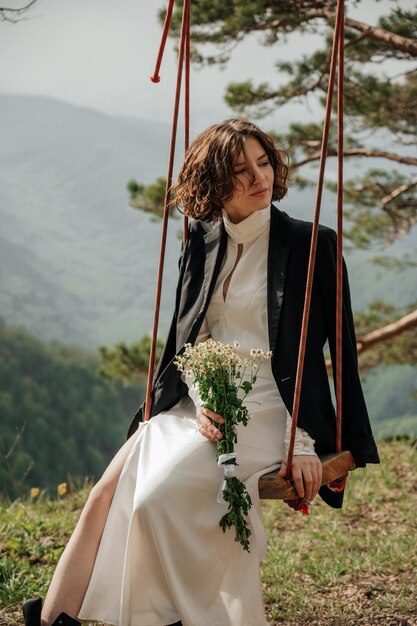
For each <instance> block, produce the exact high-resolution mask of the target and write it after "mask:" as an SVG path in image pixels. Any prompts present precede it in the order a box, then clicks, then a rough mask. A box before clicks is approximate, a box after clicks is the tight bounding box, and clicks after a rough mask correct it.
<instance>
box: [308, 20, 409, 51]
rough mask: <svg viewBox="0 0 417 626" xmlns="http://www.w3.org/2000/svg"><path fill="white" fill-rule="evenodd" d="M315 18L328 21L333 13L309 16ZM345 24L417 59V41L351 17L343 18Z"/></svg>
mask: <svg viewBox="0 0 417 626" xmlns="http://www.w3.org/2000/svg"><path fill="white" fill-rule="evenodd" d="M315 17H324V18H325V19H327V20H329V21H330V20H334V19H335V16H334V13H332V12H331V11H326V10H324V11H314V12H313V13H312V14H311V18H315ZM345 24H346V26H347V27H348V28H352V29H354V30H358V31H360V32H361V33H363V34H364V35H366V36H367V37H369V38H370V39H374V40H375V41H381V42H384V43H385V44H388V45H389V47H390V48H394V49H395V50H400V51H401V52H405V53H406V54H409V55H410V56H412V57H417V41H414V40H413V39H409V38H408V37H402V36H401V35H397V34H396V33H393V32H390V31H388V30H385V29H384V28H380V27H379V26H370V25H369V24H365V23H364V22H359V21H358V20H354V19H352V18H351V17H346V18H345Z"/></svg>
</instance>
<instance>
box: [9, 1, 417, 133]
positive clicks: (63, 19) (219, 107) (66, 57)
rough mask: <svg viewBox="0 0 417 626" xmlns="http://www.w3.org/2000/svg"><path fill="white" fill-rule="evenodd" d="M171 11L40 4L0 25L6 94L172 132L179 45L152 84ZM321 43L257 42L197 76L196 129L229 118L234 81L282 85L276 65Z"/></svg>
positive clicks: (371, 13)
mask: <svg viewBox="0 0 417 626" xmlns="http://www.w3.org/2000/svg"><path fill="white" fill-rule="evenodd" d="M1 4H2V2H1V0H0V5H1ZM23 4H25V0H21V1H20V2H17V0H8V2H7V6H15V7H16V6H22V5H23ZM347 4H348V5H349V2H348V3H347ZM397 4H399V5H400V6H402V7H404V8H410V9H411V8H412V7H413V5H414V3H413V2H412V1H409V0H403V1H401V2H398V3H397ZM164 6H166V2H165V1H164V0H122V1H121V0H118V1H116V0H39V1H38V4H37V5H35V7H34V8H33V10H32V11H31V13H30V19H27V20H25V21H22V22H20V23H18V24H14V25H12V24H7V23H0V30H1V36H0V91H1V92H3V93H21V94H36V95H44V96H50V97H53V98H58V99H60V100H64V101H66V102H70V103H74V104H78V105H82V106H87V107H91V108H94V109H96V110H99V111H103V112H106V113H110V114H113V115H127V116H133V117H140V118H142V119H149V120H152V121H155V120H159V121H161V122H167V123H170V120H171V115H172V102H173V91H174V80H175V70H176V59H175V55H174V53H173V41H172V40H168V44H167V48H166V56H165V58H164V62H163V66H162V70H161V77H162V80H161V83H160V84H159V85H153V84H152V83H151V82H150V80H149V76H150V75H151V74H152V72H153V67H154V63H155V58H156V53H157V49H158V46H159V40H160V35H161V26H160V24H159V22H158V20H157V11H158V9H159V8H161V7H164ZM391 6H395V2H393V1H392V0H391V1H390V0H381V2H378V3H376V2H375V1H374V0H363V2H362V3H361V5H360V6H359V7H357V8H352V9H351V10H350V15H351V16H352V17H355V18H356V19H362V20H364V21H366V22H367V23H370V24H375V23H376V20H377V16H378V14H380V13H382V12H386V9H387V7H391ZM319 43H320V38H319V37H317V36H299V35H294V36H291V37H290V38H289V39H288V41H287V42H283V43H280V44H279V45H275V46H274V47H270V48H264V47H262V46H260V45H259V36H258V35H257V36H251V37H250V39H249V40H248V41H247V42H245V43H244V44H243V45H240V46H239V47H238V48H237V49H236V50H235V51H234V53H233V57H232V61H231V63H230V64H229V65H228V66H227V69H226V70H224V71H221V70H220V69H219V68H217V67H211V68H206V69H204V70H197V69H193V70H192V126H193V128H194V130H195V129H196V130H201V128H203V127H205V126H207V125H208V124H211V123H213V122H217V121H220V120H222V119H224V118H226V117H230V115H231V112H230V110H229V109H228V108H227V107H226V105H225V104H224V102H223V93H224V88H225V86H226V85H227V83H228V82H230V81H232V80H245V79H247V78H250V77H252V78H253V79H254V80H255V82H258V81H264V80H267V81H270V82H271V83H272V84H274V85H275V84H277V80H279V77H277V74H276V72H275V71H274V62H275V61H276V60H277V59H286V60H291V59H296V58H299V57H300V55H301V54H302V53H307V52H308V51H309V50H311V49H312V48H313V47H317V46H318V45H319ZM388 68H389V66H388ZM398 69H399V68H398V65H395V71H396V72H398ZM393 73H394V72H393ZM317 111H318V109H317V107H316V106H315V103H314V100H311V102H310V104H309V105H306V103H305V102H304V103H302V104H301V105H295V104H294V103H292V104H291V105H289V106H287V107H285V108H284V109H280V110H279V111H277V112H276V113H274V114H273V115H272V116H271V117H270V118H269V119H267V120H265V121H264V122H263V125H264V126H265V127H272V126H273V127H275V128H277V129H280V128H283V127H285V126H286V125H287V123H288V120H289V119H300V118H301V119H303V120H304V121H306V120H307V119H313V118H314V117H316V118H317ZM321 115H322V114H321Z"/></svg>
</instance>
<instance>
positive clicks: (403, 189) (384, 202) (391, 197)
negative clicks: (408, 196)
mask: <svg viewBox="0 0 417 626" xmlns="http://www.w3.org/2000/svg"><path fill="white" fill-rule="evenodd" d="M414 187H417V179H415V180H411V181H410V182H408V183H404V184H403V185H400V186H399V187H397V188H396V189H394V190H393V191H391V193H389V194H388V195H387V196H385V197H384V198H382V200H381V205H382V208H383V209H385V208H386V205H387V204H388V203H389V202H391V201H392V200H394V199H395V198H398V196H400V195H401V194H402V193H404V192H406V191H409V190H410V189H413V188H414Z"/></svg>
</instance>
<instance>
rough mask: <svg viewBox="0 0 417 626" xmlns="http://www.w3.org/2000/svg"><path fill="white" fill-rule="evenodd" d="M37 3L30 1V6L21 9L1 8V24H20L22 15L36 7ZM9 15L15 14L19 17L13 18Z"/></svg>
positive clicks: (33, 0)
mask: <svg viewBox="0 0 417 626" xmlns="http://www.w3.org/2000/svg"><path fill="white" fill-rule="evenodd" d="M37 1H38V0H30V2H28V4H26V5H25V6H23V7H20V8H10V7H2V6H0V22H12V23H13V24H15V23H16V22H19V21H20V20H21V19H22V18H20V15H21V13H24V12H25V11H27V10H28V9H30V7H31V6H32V5H34V4H35V2H37ZM8 13H13V14H15V15H16V16H17V17H11V16H10V15H8Z"/></svg>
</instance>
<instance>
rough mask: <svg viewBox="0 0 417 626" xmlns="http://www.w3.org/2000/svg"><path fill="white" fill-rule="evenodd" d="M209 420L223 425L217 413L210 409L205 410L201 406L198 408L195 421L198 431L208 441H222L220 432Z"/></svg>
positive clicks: (222, 420)
mask: <svg viewBox="0 0 417 626" xmlns="http://www.w3.org/2000/svg"><path fill="white" fill-rule="evenodd" d="M209 418H210V419H209ZM211 420H214V421H215V422H217V423H218V424H224V419H223V418H222V416H221V415H219V414H218V413H215V412H214V411H212V410H211V409H205V408H204V407H202V406H200V407H198V409H197V414H196V421H197V424H198V426H199V429H198V430H199V431H200V433H201V434H202V435H204V437H207V439H209V440H210V441H219V440H220V439H222V437H223V435H222V434H221V432H220V430H218V429H217V428H216V427H215V426H214V424H213V423H212V421H211Z"/></svg>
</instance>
